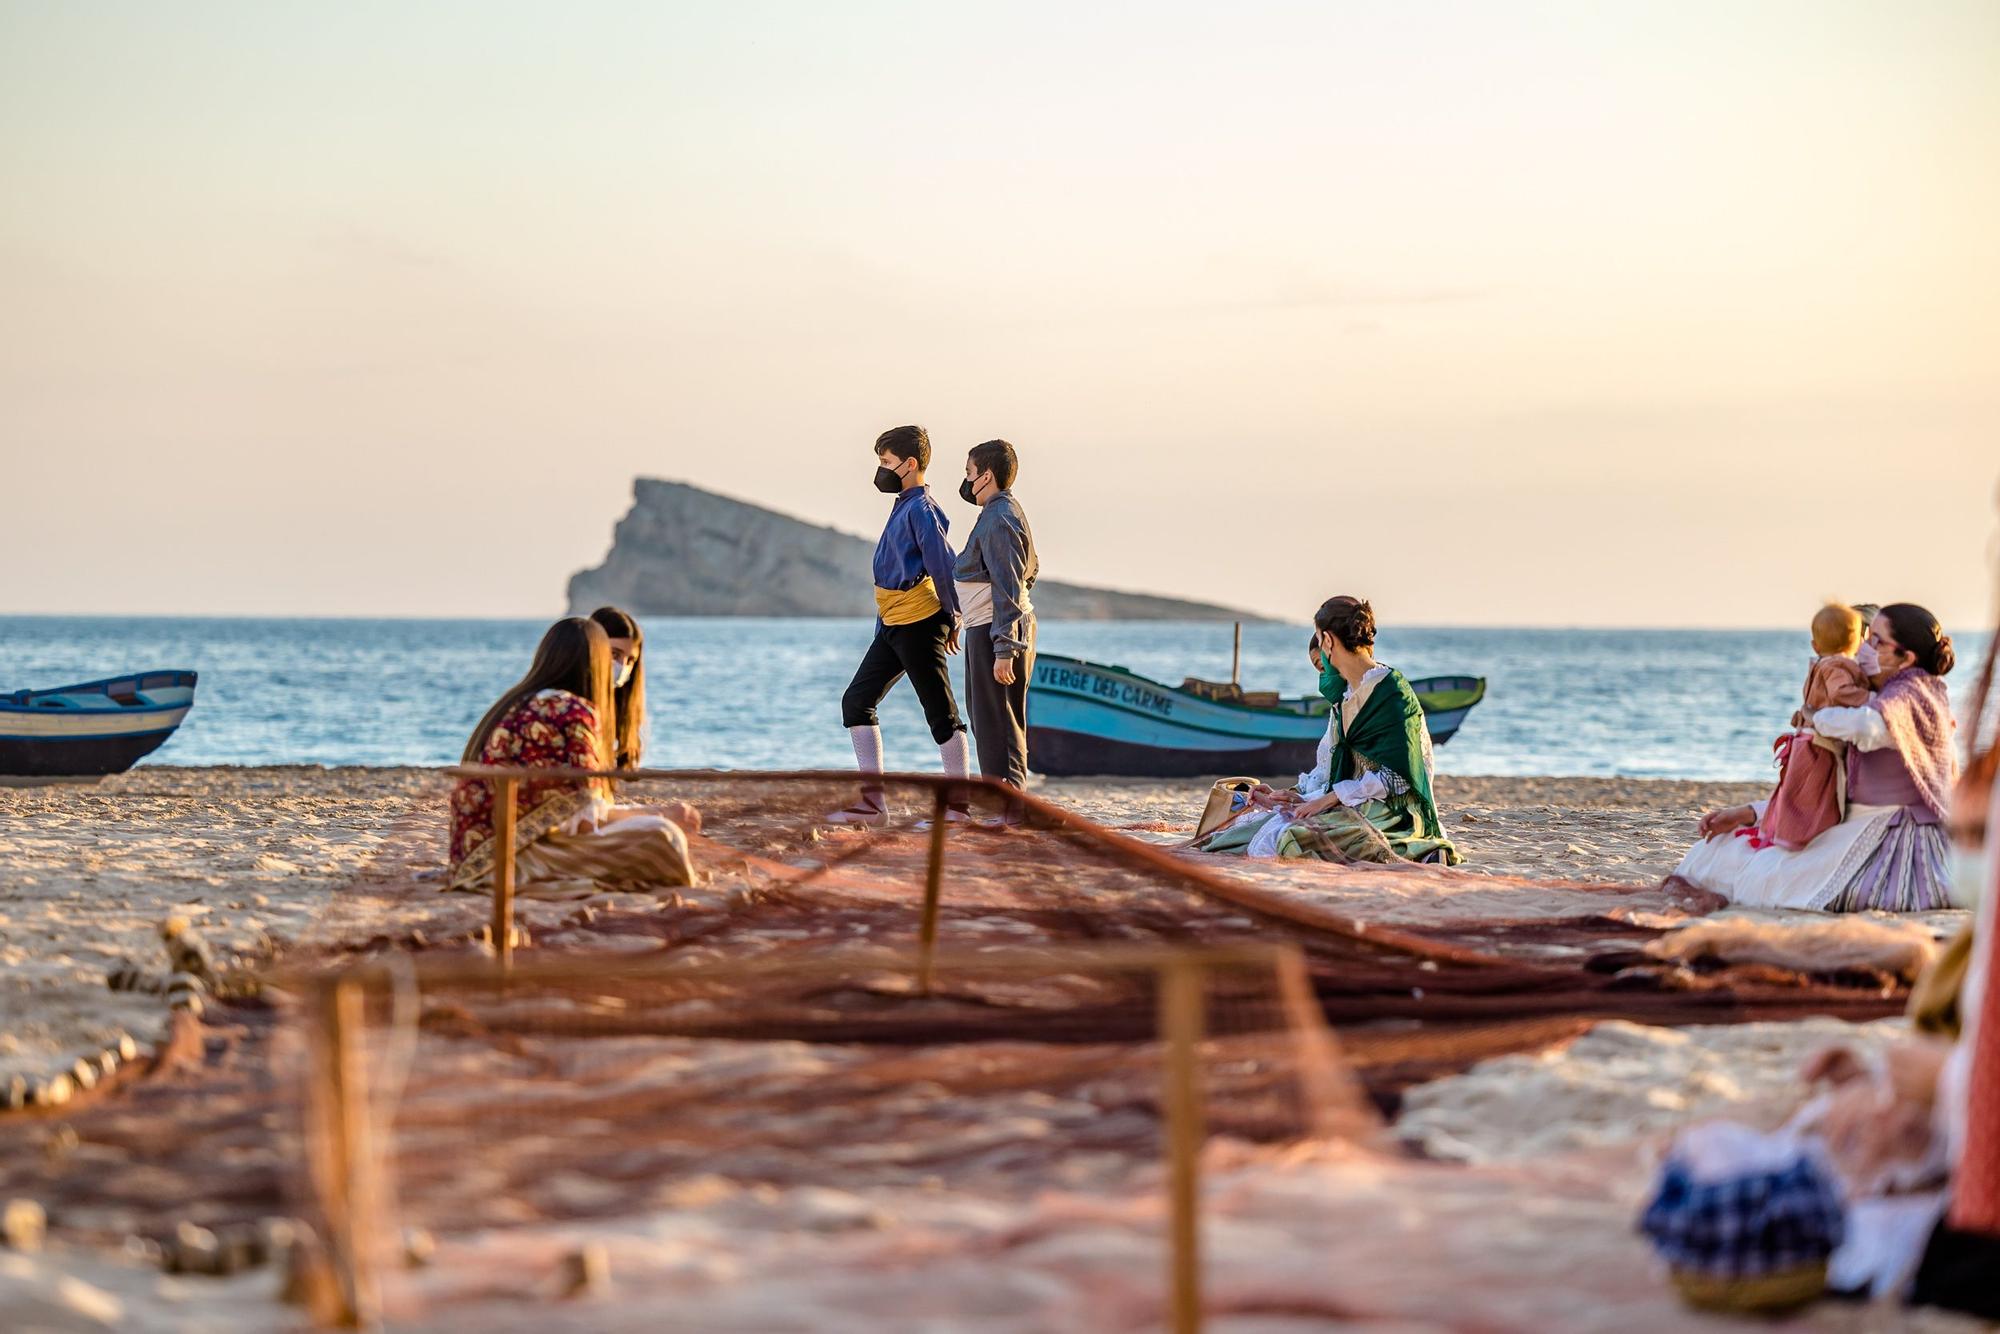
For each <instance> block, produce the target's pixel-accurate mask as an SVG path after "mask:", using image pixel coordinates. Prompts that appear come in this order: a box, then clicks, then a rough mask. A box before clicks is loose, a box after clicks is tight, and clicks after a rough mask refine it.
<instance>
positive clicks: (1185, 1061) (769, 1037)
mask: <svg viewBox="0 0 2000 1334" xmlns="http://www.w3.org/2000/svg"><path fill="white" fill-rule="evenodd" d="M931 962H932V972H931V984H930V986H929V987H928V989H927V990H926V989H921V988H919V987H918V985H917V983H916V980H915V978H914V976H913V974H912V971H911V968H910V961H909V959H908V958H907V957H906V956H903V955H899V954H894V953H884V952H882V951H878V950H865V951H856V950H847V951H833V952H831V953H829V954H828V955H825V956H823V957H821V958H819V959H816V960H811V961H806V960H790V959H788V960H783V961H768V960H767V961H762V962H752V963H747V964H727V963H723V964H715V963H709V964H698V965H694V966H687V965H685V964H681V963H678V962H675V961H673V960H671V959H670V958H662V957H658V956H653V957H645V958H638V957H634V958H626V959H619V960H602V959H591V960H586V959H583V958H575V957H572V958H564V957H560V956H541V957H535V956H534V955H533V952H524V954H523V955H522V956H521V957H520V958H519V959H518V960H517V962H516V963H515V966H514V967H513V968H512V969H511V970H510V971H509V972H508V973H507V974H506V975H505V976H502V975H500V974H499V973H498V972H497V970H495V969H494V968H492V967H490V966H486V965H484V964H481V963H470V964H468V962H467V961H453V960H433V961H428V962H426V963H424V964H420V965H418V966H415V967H389V966H376V965H363V966H360V967H357V968H353V969H349V970H346V971H345V972H343V973H341V974H339V975H338V976H337V978H335V979H332V980H322V981H321V982H319V983H318V984H316V985H315V986H313V987H312V988H311V989H310V991H309V993H308V995H307V998H306V1001H305V1004H304V1005H303V1006H302V1007H301V1011H300V1017H301V1020H302V1022H303V1023H304V1025H305V1026H306V1028H307V1030H308V1032H309V1033H310V1035H311V1040H310V1042H309V1043H308V1044H307V1046H308V1048H309V1049H310V1050H311V1051H312V1052H314V1053H315V1054H314V1056H313V1058H312V1060H311V1063H310V1073H309V1077H308V1081H307V1082H308V1084H309V1095H308V1098H307V1100H306V1101H307V1110H308V1115H309V1123H308V1132H309V1134H308V1138H309V1141H310V1142H311V1143H313V1144H315V1145H316V1146H318V1147H319V1153H318V1154H317V1155H316V1156H315V1159H314V1166H313V1170H312V1172H311V1173H310V1175H309V1177H308V1179H307V1180H306V1181H305V1182H304V1183H303V1184H304V1185H305V1187H306V1191H305V1197H306V1198H305V1200H304V1206H305V1207H304V1209H303V1211H304V1212H306V1213H307V1214H308V1216H309V1217H311V1219H312V1220H313V1222H314V1223H315V1225H316V1226H317V1227H318V1228H319V1229H321V1231H322V1232H323V1233H324V1235H326V1236H327V1237H328V1238H329V1241H330V1242H332V1243H333V1253H334V1255H335V1256H336V1257H337V1258H339V1259H340V1260H341V1261H342V1262H343V1272H344V1273H346V1274H347V1275H348V1276H349V1281H350V1282H352V1283H354V1284H356V1285H357V1294H358V1298H359V1301H360V1303H361V1305H362V1306H363V1307H364V1308H366V1307H369V1306H371V1305H374V1304H377V1303H380V1304H382V1305H383V1306H384V1307H385V1308H386V1309H387V1310H388V1311H389V1312H391V1313H392V1314H393V1313H395V1312H398V1311H400V1312H401V1313H402V1314H403V1315H404V1316H409V1315H412V1314H416V1313H420V1312H425V1311H431V1312H432V1313H435V1311H434V1308H436V1307H437V1306H438V1304H439V1303H445V1304H448V1303H449V1301H450V1294H451V1293H452V1292H454V1291H458V1290H460V1289H461V1288H462V1287H463V1286H464V1285H466V1284H483V1285H485V1286H486V1287H488V1288H498V1289H501V1290H510V1291H513V1292H515V1293H516V1294H517V1295H521V1296H533V1295H536V1293H537V1292H539V1291H541V1290H542V1289H543V1288H544V1287H545V1286H546V1285H547V1284H548V1283H550V1282H551V1281H554V1280H553V1279H552V1276H554V1275H557V1274H558V1273H559V1272H560V1270H561V1266H562V1264H563V1263H564V1257H565V1255H566V1254H568V1253H569V1251H570V1250H571V1249H573V1248H574V1246H575V1245H576V1244H577V1243H576V1241H575V1238H576V1237H577V1236H578V1235H579V1233H578V1231H577V1228H578V1227H579V1226H585V1227H587V1226H588V1225H590V1224H593V1223H596V1224H601V1225H610V1226H613V1227H622V1228H627V1229H629V1228H634V1227H637V1228H641V1229H643V1228H645V1227H647V1226H649V1224H648V1222H647V1220H648V1219H650V1218H654V1217H655V1216H659V1215H667V1214H674V1213H675V1212H676V1211H685V1210H689V1209H693V1210H695V1211H697V1212H699V1211H700V1209H701V1207H702V1206H703V1203H704V1201H706V1200H708V1199H710V1197H712V1196H714V1195H715V1194H716V1193H717V1192H721V1193H722V1195H723V1196H725V1197H728V1198H734V1197H735V1196H737V1195H738V1194H739V1193H741V1192H744V1191H749V1192H752V1193H754V1194H755V1195H757V1196H759V1197H761V1198H763V1199H765V1200H766V1201H768V1202H771V1203H773V1204H776V1203H777V1202H779V1201H784V1202H786V1203H785V1208H786V1211H788V1212H786V1213H785V1216H789V1217H790V1218H791V1220H792V1222H791V1224H790V1225H792V1226H803V1227H811V1226H812V1223H811V1222H810V1219H812V1218H814V1217H818V1216H819V1215H820V1213H822V1212H824V1211H825V1210H828V1209H832V1210H834V1211H835V1212H836V1213H840V1212H842V1211H845V1212H847V1213H857V1212H858V1213H859V1214H861V1215H863V1216H866V1215H868V1214H869V1213H870V1212H871V1211H873V1212H886V1213H889V1214H897V1213H899V1212H900V1211H901V1209H902V1205H901V1203H899V1202H901V1201H904V1200H906V1199H907V1198H909V1197H911V1196H913V1195H914V1196H920V1197H923V1198H926V1199H929V1200H931V1201H932V1202H933V1203H935V1202H936V1201H937V1200H939V1199H942V1198H947V1197H948V1198H952V1199H958V1200H978V1201H984V1202H986V1204H987V1205H989V1206H990V1205H992V1204H994V1203H995V1202H1000V1201H1007V1200H1013V1201H1015V1202H1016V1203H1017V1204H1018V1205H1025V1204H1026V1202H1028V1201H1031V1200H1032V1199H1034V1198H1035V1197H1037V1196H1040V1195H1042V1194H1043V1193H1045V1192H1048V1191H1051V1190H1057V1191H1065V1192H1074V1193H1079V1194H1084V1195H1089V1196H1102V1197H1112V1198H1122V1199H1135V1200H1153V1201H1159V1200H1160V1199H1161V1198H1162V1197H1163V1196H1164V1195H1165V1193H1167V1192H1168V1191H1170V1190H1171V1183H1172V1179H1173V1168H1172V1157H1173V1155H1172V1153H1171V1150H1172V1147H1173V1143H1174V1141H1175V1138H1176V1137H1177V1136H1179V1137H1181V1138H1182V1140H1183V1142H1184V1146H1185V1148H1186V1149H1187V1151H1188V1152H1189V1153H1191V1154H1192V1153H1198V1152H1199V1151H1200V1148H1201V1146H1202V1145H1203V1144H1207V1143H1212V1142H1215V1141H1218V1140H1226V1141H1230V1142H1233V1143H1235V1144H1238V1145H1240V1146H1242V1151H1244V1152H1249V1153H1255V1152H1280V1151H1283V1150H1286V1149H1288V1148H1291V1147H1295V1146H1297V1145H1300V1144H1302V1143H1307V1142H1314V1141H1329V1140H1338V1141H1348V1142H1356V1141H1362V1140H1365V1139H1368V1138H1370V1137H1372V1136H1374V1135H1375V1134H1376V1133H1377V1132H1378V1131H1379V1128H1380V1122H1379V1119H1378V1118H1377V1117H1376V1116H1375V1115H1374V1113H1373V1110H1372V1108H1371V1107H1369V1105H1368V1104H1367V1102H1366V1100H1365V1099H1364V1098H1363V1096H1362V1094H1361V1092H1360V1090H1359V1087H1358V1086H1357V1084H1356V1083H1355V1081H1354V1080H1353V1078H1352V1076H1351V1074H1350V1073H1349V1072H1348V1071H1347V1070H1346V1068H1345V1067H1344V1065H1343V1063H1342V1061H1341V1060H1340V1057H1339V1054H1338V1047H1337V1043H1336V1041H1335V1039H1334V1038H1333V1036H1332V1034H1331V1032H1330V1031H1329V1030H1328V1029H1327V1028H1326V1026H1325V1025H1324V1022H1323V1020H1322V1019H1321V1017H1320V1014H1319V1012H1318V1008H1317V1006H1316V1005H1315V1004H1314V1002H1313V1000H1312V997H1311V994H1310V991H1309V989H1308V988H1307V987H1306V985H1305V975H1304V971H1303V968H1302V966H1301V960H1300V959H1299V957H1298V955H1297V953H1296V952H1295V951H1291V950H1288V949H1276V948H1269V947H1254V946H1248V947H1236V948H1220V949H1204V948H1199V947H1194V948H1158V947H1137V948H1134V947H1124V946H1065V947H1040V948H1022V947H1004V948H998V949H988V950H981V951H972V952H967V951H962V950H952V951H943V952H940V953H939V954H938V955H936V956H935V957H934V958H933V959H932V961H931ZM779 998H781V999H779ZM883 1009H904V1010H914V1011H928V1012H930V1013H931V1014H933V1015H934V1016H936V1018H937V1021H938V1022H939V1023H941V1024H944V1023H948V1022H949V1020H950V1017H951V1016H952V1015H954V1014H959V1013H964V1012H967V1011H979V1010H1016V1011H1021V1012H1024V1013H1025V1014H1026V1015H1028V1016H1029V1017H1031V1018H1032V1020H1033V1021H1034V1023H1035V1024H1036V1025H1038V1026H1039V1028H1040V1029H1041V1030H1042V1033H1043V1037H1042V1038H1041V1039H1039V1040H1037V1039H1027V1038H1000V1039H990V1038H980V1037H970V1038H962V1039H958V1040H952V1041H937V1042H926V1043H913V1042H909V1041H898V1042H895V1043H892V1044H887V1045H884V1044H880V1043H871V1042H862V1041H853V1040H840V1041H829V1040H827V1039H826V1037H825V1036H824V1035H825V1033H826V1031H827V1030H826V1023H827V1021H829V1020H835V1019H837V1018H838V1016H841V1015H843V1014H850V1013H868V1012H873V1011H879V1010H883ZM724 1013H726V1014H728V1015H730V1021H729V1023H728V1028H729V1032H730V1036H729V1037H727V1038H716V1037H710V1036H702V1035H703V1034H705V1033H707V1032H709V1031H710V1030H711V1029H712V1028H713V1026H714V1021H715V1019H716V1017H717V1016H718V1015H719V1014H724ZM1105 1016H1113V1018H1112V1019H1111V1021H1110V1022H1108V1023H1107V1022H1106V1020H1105ZM1177 1051H1178V1052H1179V1053H1180V1054H1181V1058H1182V1064H1181V1066H1180V1067H1178V1075H1177V1067H1176V1066H1175V1053H1176V1052H1177ZM1177 1090H1184V1092H1177ZM1177 1097H1182V1098H1184V1101H1182V1102H1181V1103H1180V1104H1179V1105H1178V1107H1177V1106H1176V1098H1177ZM1160 1212H1161V1217H1162V1220H1163V1222H1162V1226H1161V1231H1162V1236H1161V1247H1162V1254H1161V1263H1162V1265H1164V1264H1165V1254H1166V1252H1165V1247H1166V1236H1165V1235H1164V1234H1165V1233H1166V1231H1167V1230H1168V1225H1169V1223H1170V1211H1168V1210H1166V1209H1165V1207H1164V1205H1161V1206H1160ZM614 1220H623V1221H622V1222H614ZM499 1229H521V1230H522V1231H521V1232H520V1233H519V1234H518V1235H517V1236H516V1238H515V1239H514V1240H513V1241H512V1242H509V1243H505V1244H507V1245H508V1247H509V1254H511V1255H513V1256H515V1257H516V1264H517V1266H518V1268H516V1270H515V1271H514V1272H512V1273H504V1274H503V1273H491V1272H481V1271H480V1268H479V1265H480V1262H479V1260H478V1259H477V1256H478V1254H479V1253H480V1252H481V1250H482V1248H487V1247H491V1246H492V1245H494V1244H496V1242H495V1238H494V1235H493V1234H494V1232H495V1230H499ZM413 1230H419V1231H421V1232H423V1233H424V1234H427V1235H429V1236H431V1237H434V1238H436V1239H437V1241H438V1243H439V1245H440V1255H441V1256H442V1257H443V1259H442V1260H440V1262H439V1263H438V1264H437V1265H436V1266H434V1267H433V1270H434V1272H430V1273H426V1274H424V1275H421V1276H415V1277H413V1276H411V1275H410V1274H409V1272H408V1271H407V1270H406V1269H405V1268H404V1267H403V1266H402V1265H401V1264H400V1263H399V1254H400V1248H401V1247H402V1246H403V1245H404V1244H405V1242H404V1238H406V1237H407V1236H408V1235H409V1234H410V1233H411V1232H412V1231H413ZM534 1238H539V1250H538V1249H537V1243H536V1241H535V1240H533V1239H534ZM642 1263H643V1262H642V1261H640V1260H636V1259H628V1260H627V1262H626V1263H625V1264H624V1265H623V1266H622V1268H623V1269H625V1270H627V1271H629V1270H631V1269H632V1268H633V1266H634V1265H637V1264H642ZM668 1268H671V1266H668ZM630 1281H638V1282H642V1283H644V1282H659V1283H664V1284H666V1285H667V1286H669V1287H671V1285H672V1280H671V1276H670V1275H664V1274H656V1275H651V1276H645V1277H642V1276H639V1275H635V1274H632V1273H630V1272H626V1273H624V1274H622V1275H621V1282H630Z"/></svg>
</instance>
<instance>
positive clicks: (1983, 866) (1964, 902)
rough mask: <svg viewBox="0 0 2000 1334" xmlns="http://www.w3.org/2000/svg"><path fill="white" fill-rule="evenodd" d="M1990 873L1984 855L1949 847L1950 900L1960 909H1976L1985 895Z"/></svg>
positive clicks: (1955, 846) (1965, 849)
mask: <svg viewBox="0 0 2000 1334" xmlns="http://www.w3.org/2000/svg"><path fill="white" fill-rule="evenodd" d="M1991 873H1992V868H1991V864H1990V863H1989V862H1988V861H1987V858H1986V853H1985V852H1983V851H1980V850H1978V849H1976V848H1964V847H1960V846H1959V845H1958V844H1956V843H1954V844H1952V847H1951V898H1952V902H1954V903H1956V904H1957V905H1958V906H1959V907H1961V908H1977V907H1978V906H1979V900H1980V899H1981V897H1983V896H1984V895H1985V893H1986V881H1987V879H1988V877H1989V876H1990V875H1991Z"/></svg>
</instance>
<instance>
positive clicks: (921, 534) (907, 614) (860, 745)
mask: <svg viewBox="0 0 2000 1334" xmlns="http://www.w3.org/2000/svg"><path fill="white" fill-rule="evenodd" d="M875 461H876V464H877V465H878V466H877V467H876V469H875V487H876V489H877V490H878V491H886V492H889V493H891V494H893V495H894V496H895V497H896V502H895V505H894V506H893V507H892V508H891V509H890V511H889V522H888V525H887V526H886V527H884V528H883V529H882V540H881V541H879V542H877V543H876V544H875V611H876V617H875V642H874V643H872V644H870V645H869V646H868V652H867V653H866V654H864V655H863V656H862V659H861V666H860V668H859V669H857V670H856V671H855V673H854V680H853V681H852V682H851V683H850V684H849V685H848V687H847V691H846V693H845V694H843V695H842V696H841V697H840V712H841V721H842V723H843V724H844V725H845V726H846V728H847V734H848V736H849V737H850V738H851V739H852V740H853V742H854V762H855V765H856V766H857V767H858V768H859V769H860V770H861V772H862V774H863V775H864V777H863V780H862V788H861V797H860V800H858V801H856V802H855V803H854V805H852V806H849V807H848V808H847V809H846V810H843V811H836V812H834V813H833V814H832V815H831V816H829V817H828V818H829V819H830V820H832V821H834V822H835V823H838V824H860V825H879V824H883V823H885V822H886V821H887V819H888V807H887V805H886V803H885V802H884V800H883V795H882V787H881V785H880V784H879V783H872V784H871V783H870V782H869V781H868V780H867V778H866V777H865V775H868V774H879V773H881V772H882V729H881V727H880V726H879V725H878V723H877V718H876V713H875V709H876V706H877V705H879V704H880V703H881V702H882V698H883V696H885V695H887V694H888V693H889V690H890V688H891V687H892V686H894V685H895V684H896V682H897V680H898V679H900V678H901V677H903V676H905V675H907V676H908V677H909V678H910V684H911V685H912V686H914V687H915V688H916V692H917V699H918V700H919V701H921V702H922V704H923V706H924V717H925V719H926V720H927V721H929V723H930V725H931V736H932V738H933V739H935V740H936V741H937V743H938V752H939V754H940V755H941V756H942V757H943V759H944V771H945V774H946V776H947V777H951V778H963V777H965V771H966V759H967V748H966V742H965V724H964V723H963V722H961V721H959V717H958V701H957V700H955V699H954V698H952V693H951V673H950V670H949V668H948V667H947V665H946V663H945V659H946V657H948V656H949V655H951V654H954V653H957V652H958V623H959V611H958V592H957V589H956V587H955V586H954V584H953V582H952V567H953V565H954V564H955V557H954V556H953V554H952V550H951V543H950V542H949V541H948V540H947V539H946V534H947V533H948V532H949V531H950V528H951V522H950V520H948V519H946V518H945V515H944V510H943V509H941V508H940V507H939V506H938V503H937V501H936V500H934V499H932V498H931V492H930V488H929V487H927V486H925V485H924V470H925V469H926V468H928V467H929V466H930V462H931V438H930V435H929V433H928V432H926V431H925V430H924V428H923V427H921V426H898V427H896V428H895V429H894V430H890V431H884V432H883V433H882V434H881V435H880V436H879V437H877V439H876V441H875ZM951 817H952V818H954V819H963V818H964V812H963V808H962V807H960V806H954V808H953V810H952V811H951Z"/></svg>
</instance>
